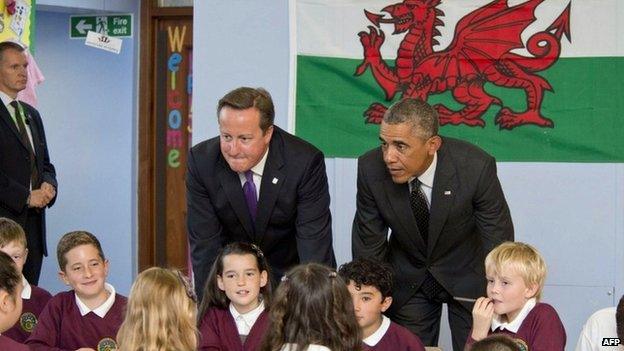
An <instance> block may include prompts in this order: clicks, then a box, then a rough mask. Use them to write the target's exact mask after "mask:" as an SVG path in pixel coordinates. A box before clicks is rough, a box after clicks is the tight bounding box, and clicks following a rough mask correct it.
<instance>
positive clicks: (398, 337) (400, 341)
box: [362, 316, 425, 351]
mask: <svg viewBox="0 0 624 351" xmlns="http://www.w3.org/2000/svg"><path fill="white" fill-rule="evenodd" d="M382 318H383V319H382V321H381V325H380V326H379V328H378V329H377V330H376V331H375V332H374V333H373V334H371V335H370V336H369V337H367V338H365V339H364V340H363V347H362V349H363V350H365V351H395V350H401V351H425V346H424V345H423V343H422V341H420V338H419V337H418V336H416V335H414V333H412V332H411V331H409V330H408V329H406V328H405V327H402V326H400V325H398V324H397V323H394V322H392V321H390V319H389V318H388V317H386V316H382Z"/></svg>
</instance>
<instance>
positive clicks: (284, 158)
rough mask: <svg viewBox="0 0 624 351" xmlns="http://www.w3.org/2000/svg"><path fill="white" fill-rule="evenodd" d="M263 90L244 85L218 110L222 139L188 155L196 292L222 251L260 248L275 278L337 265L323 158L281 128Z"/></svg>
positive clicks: (199, 290)
mask: <svg viewBox="0 0 624 351" xmlns="http://www.w3.org/2000/svg"><path fill="white" fill-rule="evenodd" d="M274 114H275V112H274V107H273V102H272V100H271V96H270V95H269V93H268V92H267V91H266V90H264V89H261V88H258V89H253V88H246V87H243V88H238V89H235V90H233V91H231V92H229V93H227V94H226V95H225V96H224V97H223V98H222V99H221V100H219V104H218V107H217V115H218V121H219V131H220V135H219V136H218V137H216V138H213V139H209V140H206V141H204V142H202V143H200V144H198V145H196V146H194V147H193V148H192V149H191V151H190V153H189V158H188V173H187V179H186V185H187V205H188V223H187V224H188V234H189V241H190V246H191V260H192V263H193V271H194V273H195V284H196V285H195V288H196V290H197V291H198V294H199V295H201V292H202V291H203V287H204V282H205V280H206V278H207V275H208V272H209V270H210V266H211V264H212V263H213V261H214V259H215V257H216V255H217V253H218V251H219V249H220V248H221V247H222V246H224V245H225V244H227V243H229V242H233V241H244V242H251V243H255V244H257V245H258V246H259V247H260V248H261V249H262V251H263V252H264V255H265V256H266V258H267V260H268V262H269V265H270V267H271V269H272V270H273V272H272V273H273V275H274V279H276V278H278V277H280V276H281V275H283V273H284V272H285V271H286V270H287V269H288V268H290V267H292V266H294V265H296V264H299V263H302V262H310V261H314V262H320V263H324V264H327V265H330V266H332V267H335V266H336V260H335V258H334V251H333V248H332V232H331V216H330V212H329V191H328V185H327V175H326V173H325V160H324V157H323V153H322V152H321V151H319V150H318V149H317V148H315V147H314V146H312V145H311V144H309V143H307V142H305V141H303V140H301V139H299V138H297V137H295V136H293V135H290V134H288V133H286V132H285V131H283V130H282V129H280V128H278V127H277V126H274V125H273V119H274Z"/></svg>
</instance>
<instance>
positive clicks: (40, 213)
mask: <svg viewBox="0 0 624 351" xmlns="http://www.w3.org/2000/svg"><path fill="white" fill-rule="evenodd" d="M27 66H28V61H27V59H26V54H25V52H24V48H23V47H22V46H21V45H20V44H17V43H14V42H2V43H0V98H1V100H2V104H1V105H0V217H7V218H10V219H12V220H14V221H16V222H17V223H19V224H20V225H21V226H22V227H23V228H24V231H25V232H26V239H27V244H28V252H27V255H28V258H27V260H26V264H25V265H24V270H23V273H24V276H25V277H26V279H27V280H28V282H29V283H31V284H35V285H37V284H38V282H39V274H40V273H41V264H42V261H43V256H44V255H47V249H46V235H45V208H46V207H50V206H52V205H53V204H54V201H55V200H56V187H57V183H56V172H55V170H54V166H53V165H52V163H50V157H49V156H48V147H47V143H46V138H45V133H44V131H43V122H42V121H41V116H39V112H37V110H36V109H35V108H34V107H32V106H30V105H28V104H26V103H24V102H22V101H18V100H16V98H17V93H18V92H20V91H22V90H24V89H25V88H26V82H27V79H28V77H27V73H26V67H27Z"/></svg>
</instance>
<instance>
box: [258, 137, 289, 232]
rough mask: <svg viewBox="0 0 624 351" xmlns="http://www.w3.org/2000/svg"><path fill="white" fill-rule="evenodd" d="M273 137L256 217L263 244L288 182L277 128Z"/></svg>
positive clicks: (265, 166)
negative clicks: (280, 194)
mask: <svg viewBox="0 0 624 351" xmlns="http://www.w3.org/2000/svg"><path fill="white" fill-rule="evenodd" d="M274 128H275V130H274V131H273V137H272V140H271V143H270V146H269V155H268V156H267V160H266V163H265V165H264V170H263V171H262V185H261V186H260V197H259V199H258V213H257V215H256V242H257V243H261V242H262V237H263V236H264V234H265V232H266V227H267V225H268V224H269V218H271V214H272V213H273V209H274V208H275V203H276V202H277V198H278V196H279V192H280V189H281V188H282V184H284V182H285V181H286V174H285V173H283V172H282V170H281V168H282V167H283V166H284V158H283V155H282V147H283V145H282V143H281V137H280V134H279V131H278V128H277V127H274Z"/></svg>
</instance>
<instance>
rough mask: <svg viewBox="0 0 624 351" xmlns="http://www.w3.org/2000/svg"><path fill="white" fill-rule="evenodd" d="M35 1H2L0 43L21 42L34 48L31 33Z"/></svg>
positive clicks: (0, 8)
mask: <svg viewBox="0 0 624 351" xmlns="http://www.w3.org/2000/svg"><path fill="white" fill-rule="evenodd" d="M34 1H35V0H0V11H2V17H1V18H0V41H5V40H13V41H19V42H20V43H22V44H24V45H25V46H28V47H32V43H31V38H30V36H31V32H32V29H33V28H31V26H32V23H33V19H32V16H34V13H33V11H32V6H33V4H34Z"/></svg>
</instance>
